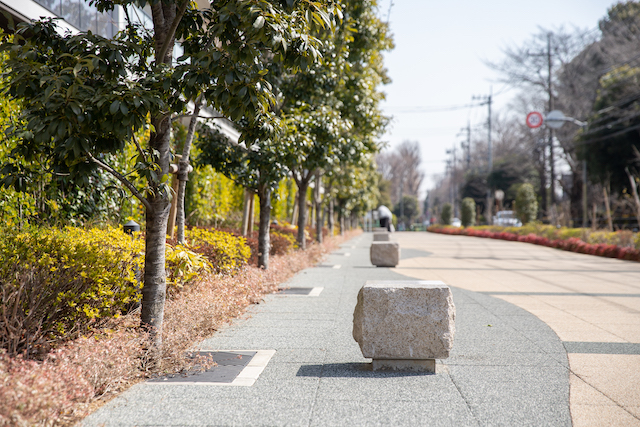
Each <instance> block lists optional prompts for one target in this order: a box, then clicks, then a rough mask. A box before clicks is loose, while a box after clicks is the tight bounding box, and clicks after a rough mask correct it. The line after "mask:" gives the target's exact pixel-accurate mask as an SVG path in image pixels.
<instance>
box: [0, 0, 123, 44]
mask: <svg viewBox="0 0 640 427" xmlns="http://www.w3.org/2000/svg"><path fill="white" fill-rule="evenodd" d="M0 11H2V12H5V13H7V14H9V15H11V17H12V18H13V20H14V22H15V23H16V24H17V23H19V22H25V21H29V20H35V19H40V18H42V17H48V18H61V19H60V20H59V21H58V22H59V25H60V26H61V27H62V28H65V29H68V30H69V31H71V32H73V33H75V32H80V31H92V32H94V33H96V34H100V35H102V36H105V37H113V36H114V35H115V34H116V33H117V32H118V30H119V23H118V17H119V16H120V14H121V13H122V11H121V8H120V7H119V6H118V7H117V8H116V9H115V10H114V11H113V12H110V13H99V12H98V11H97V9H96V8H95V7H94V6H91V5H89V3H88V2H86V1H85V0H0ZM0 26H1V27H2V28H3V29H5V30H6V29H7V28H8V20H7V18H6V17H5V16H4V15H2V16H0Z"/></svg>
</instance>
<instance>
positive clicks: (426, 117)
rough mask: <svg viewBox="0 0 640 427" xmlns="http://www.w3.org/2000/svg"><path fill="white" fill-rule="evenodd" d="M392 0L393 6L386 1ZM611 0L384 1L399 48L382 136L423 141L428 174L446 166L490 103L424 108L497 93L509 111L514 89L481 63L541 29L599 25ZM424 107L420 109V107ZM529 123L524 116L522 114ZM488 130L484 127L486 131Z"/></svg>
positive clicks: (392, 142) (392, 62)
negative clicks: (388, 123) (444, 109)
mask: <svg viewBox="0 0 640 427" xmlns="http://www.w3.org/2000/svg"><path fill="white" fill-rule="evenodd" d="M390 2H391V3H392V4H391V8H389V5H390ZM616 3H617V1H611V0H536V1H522V0H510V1H504V0H502V1H495V0H486V1H481V2H480V1H477V0H450V1H442V0H440V1H431V0H379V3H378V5H379V14H380V16H381V18H382V19H383V20H384V21H386V20H387V17H388V18H389V23H390V26H391V31H392V33H393V37H394V41H395V44H396V47H395V49H394V50H393V51H391V52H389V53H387V54H386V55H385V65H386V67H387V69H388V71H389V76H390V77H391V79H392V80H393V83H391V84H390V85H388V86H385V87H384V88H383V91H384V92H385V93H386V94H387V100H386V101H385V102H384V104H383V110H384V111H385V113H386V114H389V115H392V116H393V117H394V119H393V122H392V125H391V128H390V129H389V131H388V132H387V134H386V135H385V136H384V140H385V141H388V143H389V146H390V147H394V146H396V145H398V144H399V143H401V142H402V141H404V140H412V141H418V142H419V143H420V147H421V151H422V158H423V169H424V172H425V175H426V178H427V179H426V180H425V181H426V182H425V185H424V186H423V194H421V197H424V191H425V190H427V189H428V188H430V187H432V185H433V183H434V180H433V175H435V174H442V173H444V170H445V160H446V157H447V155H446V150H447V149H450V148H451V147H452V146H453V145H454V144H458V145H459V142H460V141H462V139H463V138H462V137H461V136H457V135H458V134H459V133H460V130H461V128H462V127H465V126H466V125H467V121H468V120H470V121H471V125H472V126H474V125H478V124H480V123H481V122H482V121H485V120H486V115H487V109H486V107H476V108H473V109H459V110H454V111H448V112H437V113H436V112H430V113H427V112H424V110H425V109H426V108H424V107H443V106H457V105H466V104H469V103H471V100H472V96H474V95H486V94H488V93H489V90H490V89H491V88H492V90H493V93H494V94H495V93H498V92H501V94H500V95H498V96H496V97H495V98H494V99H495V104H494V111H495V110H498V111H499V110H500V109H502V108H506V106H507V104H508V102H509V100H510V97H511V96H513V95H514V94H515V92H514V91H508V90H507V91H505V88H504V85H503V84H501V83H497V82H496V78H497V76H496V74H495V72H493V71H492V70H491V69H489V68H488V67H487V66H486V65H484V62H483V60H488V61H493V62H499V61H500V60H501V59H502V58H503V54H502V49H504V48H505V47H507V46H519V45H521V44H523V42H525V41H526V40H528V39H529V38H530V37H531V36H532V35H533V34H535V33H537V32H538V29H539V28H540V27H542V28H545V29H554V28H558V27H560V26H564V27H565V28H567V29H571V28H574V27H576V28H581V29H595V28H596V27H597V25H598V21H599V20H600V19H601V18H603V17H604V16H605V15H606V13H607V9H608V8H609V7H611V6H612V5H613V4H616ZM420 110H422V111H420ZM522 119H523V120H524V117H523V118H522ZM482 132H485V133H486V131H484V130H483V131H482Z"/></svg>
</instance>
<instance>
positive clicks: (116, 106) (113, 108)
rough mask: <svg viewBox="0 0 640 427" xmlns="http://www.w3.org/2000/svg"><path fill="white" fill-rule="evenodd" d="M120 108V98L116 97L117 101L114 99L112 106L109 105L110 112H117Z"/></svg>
mask: <svg viewBox="0 0 640 427" xmlns="http://www.w3.org/2000/svg"><path fill="white" fill-rule="evenodd" d="M119 108H120V101H118V100H117V99H116V100H115V101H113V102H112V103H111V106H110V107H109V112H110V113H111V114H115V113H116V112H117V111H118V109H119Z"/></svg>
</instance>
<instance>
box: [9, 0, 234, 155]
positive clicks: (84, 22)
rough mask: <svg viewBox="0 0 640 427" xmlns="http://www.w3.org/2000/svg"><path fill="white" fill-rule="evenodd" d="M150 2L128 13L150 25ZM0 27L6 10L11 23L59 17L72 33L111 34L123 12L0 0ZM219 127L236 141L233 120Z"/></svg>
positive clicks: (63, 2) (76, 3)
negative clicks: (11, 20) (103, 11)
mask: <svg viewBox="0 0 640 427" xmlns="http://www.w3.org/2000/svg"><path fill="white" fill-rule="evenodd" d="M197 3H198V6H199V7H200V8H204V7H208V5H209V3H208V2H207V1H205V0H198V1H197ZM148 9H149V6H147V7H146V8H145V10H140V9H138V8H134V7H131V8H130V9H128V10H129V16H130V17H131V19H135V20H137V21H138V22H141V23H143V24H144V25H145V26H149V27H151V26H152V20H151V16H150V13H151V12H150V10H148ZM0 12H2V13H0V28H2V29H4V30H5V32H6V31H7V30H8V29H9V21H8V19H7V17H6V16H5V14H7V15H9V16H11V18H12V19H13V21H14V24H15V25H17V24H18V23H19V22H28V21H33V20H37V19H40V18H60V19H58V25H59V26H60V27H61V28H63V29H66V30H69V31H71V32H72V33H78V32H85V31H91V32H93V33H95V34H99V35H101V36H104V37H113V36H114V35H115V34H116V33H117V32H118V31H119V30H120V29H122V28H124V25H125V23H124V19H125V14H124V11H123V9H122V7H121V6H116V7H115V9H114V10H113V11H112V12H109V13H100V12H98V10H97V9H96V7H95V6H91V5H90V4H89V2H88V0H0ZM201 115H202V116H209V117H214V116H218V115H219V114H217V113H216V112H214V111H212V110H208V109H207V110H204V111H202V112H201ZM214 122H215V123H216V125H217V126H218V127H219V128H220V131H221V132H222V133H224V134H225V135H226V136H227V137H228V138H229V139H230V140H231V141H233V142H238V137H239V136H240V134H239V133H238V131H237V130H236V129H235V127H234V126H233V124H232V123H231V122H229V121H228V120H225V119H216V120H214Z"/></svg>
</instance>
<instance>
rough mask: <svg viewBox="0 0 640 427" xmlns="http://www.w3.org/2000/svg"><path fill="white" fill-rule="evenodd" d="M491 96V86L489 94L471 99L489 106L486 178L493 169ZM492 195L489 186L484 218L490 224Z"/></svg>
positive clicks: (491, 218)
mask: <svg viewBox="0 0 640 427" xmlns="http://www.w3.org/2000/svg"><path fill="white" fill-rule="evenodd" d="M492 98H493V88H491V89H490V90H489V95H484V96H474V97H473V98H472V99H479V100H482V101H483V102H482V103H481V104H480V105H485V104H486V105H487V107H488V108H489V116H488V117H487V143H488V149H489V159H488V170H487V178H488V177H489V175H490V174H491V171H492V170H493V146H492V144H491V102H492V101H493V100H492ZM492 203H493V197H491V188H487V211H486V220H487V224H489V225H491V223H492V222H493V213H492V211H493V209H492V207H493V206H492Z"/></svg>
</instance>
